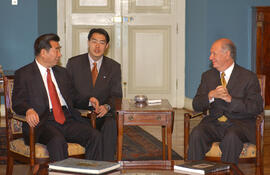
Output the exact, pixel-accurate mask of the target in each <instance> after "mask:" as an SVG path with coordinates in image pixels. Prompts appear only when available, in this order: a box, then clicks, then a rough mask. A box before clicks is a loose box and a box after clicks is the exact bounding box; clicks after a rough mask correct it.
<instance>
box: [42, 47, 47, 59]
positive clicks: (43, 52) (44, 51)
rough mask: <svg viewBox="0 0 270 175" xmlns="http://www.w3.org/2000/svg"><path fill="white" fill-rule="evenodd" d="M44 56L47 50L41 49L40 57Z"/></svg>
mask: <svg viewBox="0 0 270 175" xmlns="http://www.w3.org/2000/svg"><path fill="white" fill-rule="evenodd" d="M45 54H47V50H46V49H41V50H40V56H42V57H43V56H44V55H45Z"/></svg>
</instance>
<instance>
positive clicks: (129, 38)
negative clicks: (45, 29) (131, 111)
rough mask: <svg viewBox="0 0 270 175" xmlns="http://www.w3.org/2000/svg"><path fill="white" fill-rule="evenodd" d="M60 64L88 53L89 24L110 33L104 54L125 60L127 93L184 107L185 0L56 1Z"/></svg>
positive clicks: (124, 75) (124, 74)
mask: <svg viewBox="0 0 270 175" xmlns="http://www.w3.org/2000/svg"><path fill="white" fill-rule="evenodd" d="M57 2H58V34H59V36H60V37H61V45H62V54H63V57H62V64H63V65H64V66H65V65H66V62H67V60H68V58H70V57H72V56H74V55H77V54H80V53H85V52H87V35H88V32H89V30H90V29H91V28H94V27H102V28H104V29H106V30H107V32H108V33H109V35H110V37H111V42H110V48H109V50H108V52H107V53H106V55H107V56H108V57H111V58H113V59H115V60H116V61H118V62H119V63H120V64H121V65H122V83H123V94H124V97H125V98H133V97H134V96H135V95H137V94H144V95H147V96H148V98H158V99H168V100H169V101H170V103H171V104H172V105H173V106H174V107H183V106H184V97H185V95H184V81H185V79H184V68H185V61H184V60H185V47H184V44H185V37H184V36H185V0H98V1H97V0H66V1H62V0H58V1H57Z"/></svg>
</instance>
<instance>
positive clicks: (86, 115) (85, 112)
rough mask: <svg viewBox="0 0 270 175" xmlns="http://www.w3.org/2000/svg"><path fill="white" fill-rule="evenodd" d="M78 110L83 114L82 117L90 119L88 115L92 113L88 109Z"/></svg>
mask: <svg viewBox="0 0 270 175" xmlns="http://www.w3.org/2000/svg"><path fill="white" fill-rule="evenodd" d="M77 110H78V111H79V112H80V113H81V116H83V117H88V115H89V114H91V113H92V111H90V110H87V109H77Z"/></svg>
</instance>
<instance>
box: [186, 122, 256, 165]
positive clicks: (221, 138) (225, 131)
mask: <svg viewBox="0 0 270 175" xmlns="http://www.w3.org/2000/svg"><path fill="white" fill-rule="evenodd" d="M241 123H242V124H241ZM243 123H244V121H236V122H229V123H228V122H226V123H221V122H218V121H216V120H214V121H210V122H203V121H202V122H201V123H200V124H199V125H198V126H196V127H195V128H194V129H193V130H192V132H191V134H190V139H189V149H188V159H189V160H202V159H204V158H205V154H206V153H207V152H208V151H209V150H210V148H211V146H212V143H213V142H220V145H219V147H220V150H221V152H222V156H221V160H222V161H223V162H230V163H235V164H237V163H238V159H239V155H240V153H241V151H242V149H243V143H245V142H253V139H252V141H251V139H250V138H254V137H253V135H255V132H256V131H255V123H254V127H253V126H252V127H247V126H246V125H245V124H243ZM247 130H251V131H254V132H253V133H252V132H251V133H252V134H250V132H247Z"/></svg>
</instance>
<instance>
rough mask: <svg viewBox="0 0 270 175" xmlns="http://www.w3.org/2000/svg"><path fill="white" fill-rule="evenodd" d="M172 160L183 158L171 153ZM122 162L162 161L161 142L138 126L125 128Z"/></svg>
mask: <svg viewBox="0 0 270 175" xmlns="http://www.w3.org/2000/svg"><path fill="white" fill-rule="evenodd" d="M172 159H173V160H182V159H183V158H182V157H181V156H180V155H179V154H177V153H176V152H175V151H172ZM123 160H162V142H160V141H159V140H158V139H156V138H155V137H153V136H152V135H151V134H149V133H148V132H146V131H144V130H143V129H142V128H140V127H138V126H125V127H124V141H123Z"/></svg>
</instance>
